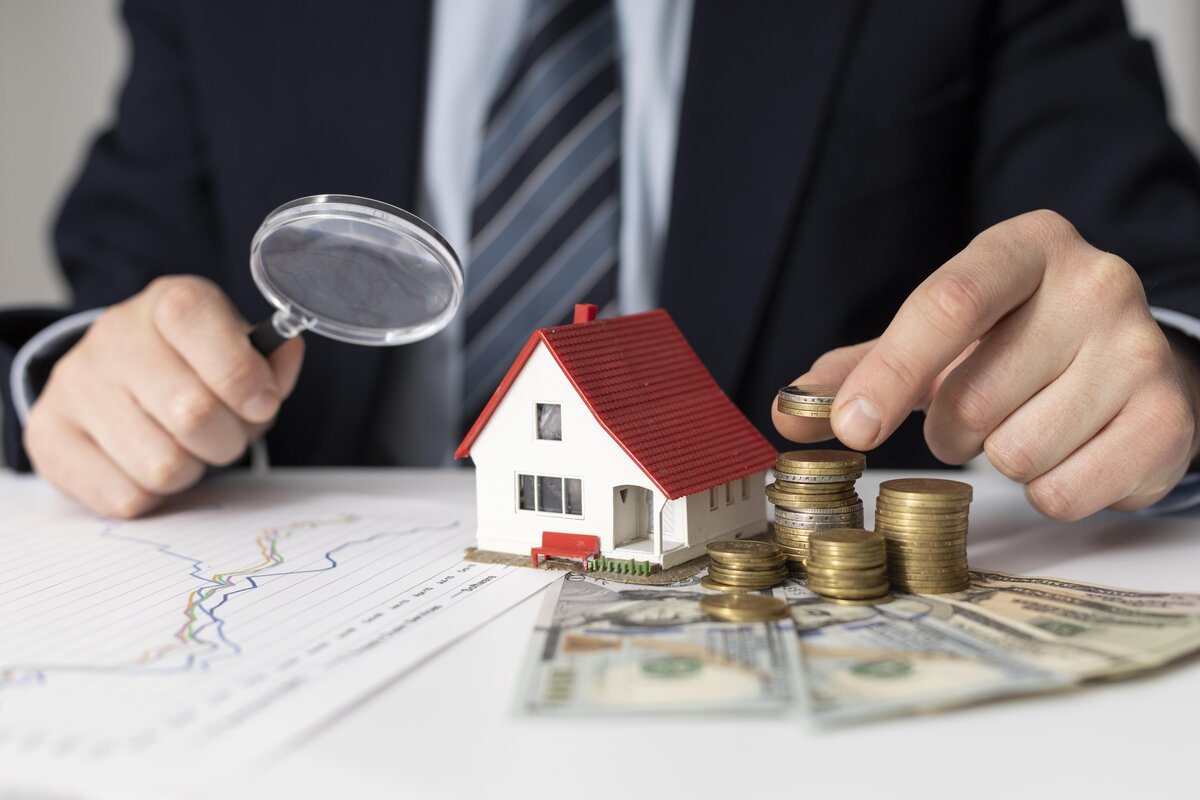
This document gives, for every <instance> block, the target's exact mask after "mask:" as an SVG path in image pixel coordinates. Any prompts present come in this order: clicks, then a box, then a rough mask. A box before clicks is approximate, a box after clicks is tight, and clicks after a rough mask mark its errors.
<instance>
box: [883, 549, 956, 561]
mask: <svg viewBox="0 0 1200 800" xmlns="http://www.w3.org/2000/svg"><path fill="white" fill-rule="evenodd" d="M966 557H967V551H966V550H965V549H963V548H958V547H947V548H943V549H941V550H897V549H892V550H889V551H888V554H887V558H888V561H894V562H896V563H897V564H903V563H906V562H913V561H921V560H922V559H933V560H935V561H939V560H940V561H948V560H952V559H954V560H961V559H964V558H966Z"/></svg>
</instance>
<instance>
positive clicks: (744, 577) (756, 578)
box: [708, 560, 787, 586]
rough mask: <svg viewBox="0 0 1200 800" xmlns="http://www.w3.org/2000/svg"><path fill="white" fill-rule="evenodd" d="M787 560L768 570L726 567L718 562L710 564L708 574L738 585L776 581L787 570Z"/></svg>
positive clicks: (723, 581) (722, 581) (721, 580)
mask: <svg viewBox="0 0 1200 800" xmlns="http://www.w3.org/2000/svg"><path fill="white" fill-rule="evenodd" d="M786 565H787V561H786V560H784V561H782V562H780V564H779V566H778V567H772V568H771V569H769V570H748V569H727V568H726V567H722V566H720V565H718V564H710V565H709V567H708V574H709V575H711V576H713V577H714V578H716V579H717V580H719V581H720V582H721V583H734V584H738V585H739V586H740V585H742V584H746V583H770V582H772V581H777V580H779V579H780V578H781V577H783V574H784V573H785V572H786V571H787V567H786Z"/></svg>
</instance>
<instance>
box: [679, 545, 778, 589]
mask: <svg viewBox="0 0 1200 800" xmlns="http://www.w3.org/2000/svg"><path fill="white" fill-rule="evenodd" d="M708 557H709V558H711V559H712V563H711V564H709V565H708V575H706V576H705V577H704V578H701V579H700V585H701V586H704V587H705V588H707V589H715V590H716V591H718V592H757V591H761V590H763V589H770V588H771V587H772V586H774V585H776V584H777V583H779V582H780V581H782V580H783V579H784V578H786V577H787V576H788V571H787V559H786V558H784V555H783V553H781V552H780V551H779V548H778V547H776V546H775V545H773V544H771V543H770V542H760V541H756V540H753V539H741V540H738V539H732V540H727V541H720V542H713V543H711V544H709V545H708Z"/></svg>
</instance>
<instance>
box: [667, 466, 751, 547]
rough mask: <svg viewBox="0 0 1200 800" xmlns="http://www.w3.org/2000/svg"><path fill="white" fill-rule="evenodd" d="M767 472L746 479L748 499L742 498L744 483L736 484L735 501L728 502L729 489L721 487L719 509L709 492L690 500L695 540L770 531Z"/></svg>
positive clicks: (707, 540) (702, 541) (734, 490)
mask: <svg viewBox="0 0 1200 800" xmlns="http://www.w3.org/2000/svg"><path fill="white" fill-rule="evenodd" d="M765 482H766V472H765V471H763V472H756V473H755V474H753V475H751V476H749V477H748V478H746V489H747V492H748V497H746V498H745V499H743V498H742V484H741V481H740V480H735V481H734V482H733V502H732V503H726V502H725V486H724V484H722V485H721V486H718V487H716V488H717V507H716V510H713V509H712V505H711V502H710V498H709V493H708V492H707V491H704V492H700V493H698V494H693V495H689V496H688V497H687V510H686V512H685V514H686V519H687V523H688V525H689V526H690V533H691V541H693V542H698V543H705V542H710V541H712V540H713V539H719V538H721V537H728V536H733V535H735V534H755V533H761V532H763V531H765V530H766V529H767V520H766V511H765V508H766V506H765V505H764V502H763V500H764V497H765V493H764V490H763V487H764V485H765Z"/></svg>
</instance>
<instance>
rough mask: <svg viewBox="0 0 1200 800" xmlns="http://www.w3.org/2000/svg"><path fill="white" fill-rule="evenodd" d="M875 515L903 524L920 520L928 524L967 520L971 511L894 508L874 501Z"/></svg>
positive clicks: (964, 509)
mask: <svg viewBox="0 0 1200 800" xmlns="http://www.w3.org/2000/svg"><path fill="white" fill-rule="evenodd" d="M875 513H876V514H880V515H882V516H885V517H891V518H893V519H896V520H899V521H900V522H903V521H905V520H922V521H928V522H954V521H955V520H961V519H968V518H969V517H970V513H971V509H970V507H966V508H955V509H951V510H949V511H941V510H938V509H919V508H918V509H912V508H896V507H895V506H893V505H891V504H888V503H880V502H879V501H878V500H876V501H875Z"/></svg>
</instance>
